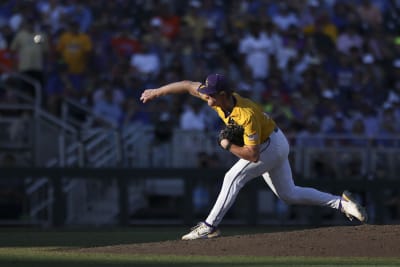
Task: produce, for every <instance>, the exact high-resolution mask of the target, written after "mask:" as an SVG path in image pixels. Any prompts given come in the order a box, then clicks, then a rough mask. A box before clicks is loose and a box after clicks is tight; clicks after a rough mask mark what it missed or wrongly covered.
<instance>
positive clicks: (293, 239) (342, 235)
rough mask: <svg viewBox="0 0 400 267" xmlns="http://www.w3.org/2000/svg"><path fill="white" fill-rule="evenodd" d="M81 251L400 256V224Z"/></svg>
mask: <svg viewBox="0 0 400 267" xmlns="http://www.w3.org/2000/svg"><path fill="white" fill-rule="evenodd" d="M222 230H223V229H222ZM80 251H82V252H97V253H126V254H158V255H160V254H163V255H165V254H169V255H207V256H226V255H248V256H250V255H251V256H320V257H321V256H322V257H325V256H326V257H328V256H329V257H400V226H399V225H361V226H338V227H324V228H317V229H309V230H299V231H288V232H276V233H265V234H252V235H237V236H228V237H220V238H216V239H209V240H193V241H181V240H173V241H165V242H156V243H143V244H132V245H116V246H107V247H97V248H85V249H80Z"/></svg>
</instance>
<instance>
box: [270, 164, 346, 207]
mask: <svg viewBox="0 0 400 267" xmlns="http://www.w3.org/2000/svg"><path fill="white" fill-rule="evenodd" d="M263 177H264V180H265V181H266V182H267V184H268V185H269V187H270V188H271V189H272V191H273V192H274V193H275V194H276V195H277V196H278V197H279V198H280V199H282V200H283V201H285V202H286V203H288V204H307V205H318V206H328V207H331V208H334V209H338V208H339V204H340V200H341V197H340V196H335V195H332V194H330V193H325V192H321V191H319V190H316V189H314V188H310V187H300V186H296V185H295V184H294V182H293V177H292V170H291V168H290V164H289V160H284V161H282V164H280V165H279V166H277V167H275V168H274V169H272V170H271V171H270V172H269V173H265V174H263Z"/></svg>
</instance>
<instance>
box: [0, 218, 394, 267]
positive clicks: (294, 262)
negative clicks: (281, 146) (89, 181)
mask: <svg viewBox="0 0 400 267" xmlns="http://www.w3.org/2000/svg"><path fill="white" fill-rule="evenodd" d="M187 230H188V228H187V227H170V226H168V227H139V226H137V227H129V228H124V229H121V228H118V229H116V228H92V229H85V230H83V229H68V230H66V229H60V230H54V229H51V230H43V229H13V228H2V229H0V266H1V267H8V266H13V267H16V266H18V267H22V266H24V267H27V266H29V267H32V266H41V267H46V266H49V267H50V266H52V267H53V266H56V267H62V266H75V267H81V266H96V267H102V266H116V267H119V266H207V267H208V266H324V267H326V266H400V226H399V225H359V226H356V225H351V226H329V227H320V228H309V229H304V228H303V229H300V228H285V229H284V228H276V227H275V228H272V227H253V228H244V227H232V226H231V227H228V226H227V227H222V229H221V230H222V231H223V236H222V237H220V238H217V239H211V240H195V241H181V240H179V238H180V236H181V235H182V234H184V233H185V232H186V231H187Z"/></svg>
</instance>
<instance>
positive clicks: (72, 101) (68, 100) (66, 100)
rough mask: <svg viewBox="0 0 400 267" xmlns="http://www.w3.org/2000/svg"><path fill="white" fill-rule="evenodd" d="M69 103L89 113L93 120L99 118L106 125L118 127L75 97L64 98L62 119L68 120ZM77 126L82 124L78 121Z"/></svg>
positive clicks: (113, 127)
mask: <svg viewBox="0 0 400 267" xmlns="http://www.w3.org/2000/svg"><path fill="white" fill-rule="evenodd" d="M68 105H70V106H72V107H73V108H75V109H78V110H81V111H82V112H84V113H85V114H86V115H89V117H90V118H91V119H92V120H94V119H95V120H97V121H101V122H102V123H104V124H105V125H107V126H108V127H109V128H112V129H115V128H116V127H115V126H114V125H112V124H111V123H110V122H109V121H107V120H105V119H103V118H102V117H99V116H98V115H97V114H95V113H94V112H93V110H92V109H90V108H88V107H87V106H85V105H82V104H81V103H79V102H78V101H76V100H75V99H71V98H67V97H64V98H63V102H62V115H61V117H62V119H63V120H64V121H67V120H68V119H67V117H68V109H69V108H68ZM76 124H77V126H81V125H79V124H78V123H76Z"/></svg>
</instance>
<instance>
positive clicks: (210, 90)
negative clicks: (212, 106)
mask: <svg viewBox="0 0 400 267" xmlns="http://www.w3.org/2000/svg"><path fill="white" fill-rule="evenodd" d="M198 91H199V92H200V93H202V94H205V95H212V94H215V93H219V92H222V91H230V89H229V86H228V82H227V81H226V79H225V76H224V75H222V74H210V75H208V76H207V78H206V82H205V83H203V84H201V85H200V86H199V89H198Z"/></svg>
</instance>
